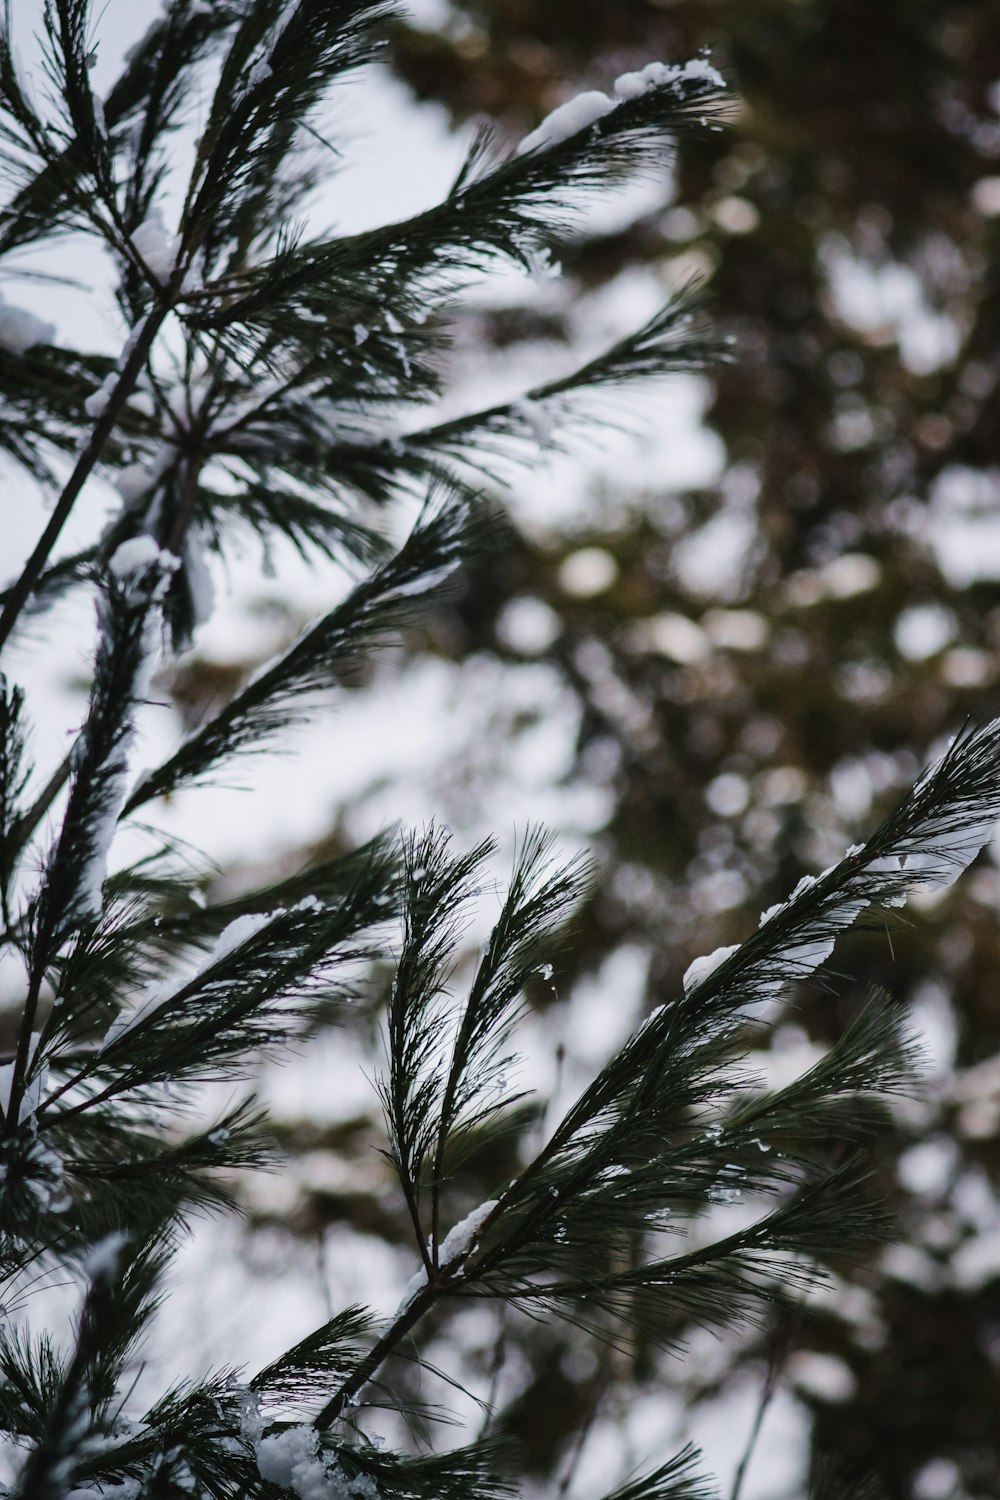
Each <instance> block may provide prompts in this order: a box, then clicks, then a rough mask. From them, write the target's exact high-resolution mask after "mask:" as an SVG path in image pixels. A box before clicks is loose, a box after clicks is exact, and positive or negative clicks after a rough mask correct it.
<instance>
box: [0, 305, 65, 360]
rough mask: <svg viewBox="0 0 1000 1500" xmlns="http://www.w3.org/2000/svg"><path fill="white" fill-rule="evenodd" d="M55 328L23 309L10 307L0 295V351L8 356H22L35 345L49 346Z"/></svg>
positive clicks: (53, 336)
mask: <svg viewBox="0 0 1000 1500" xmlns="http://www.w3.org/2000/svg"><path fill="white" fill-rule="evenodd" d="M55 332H56V330H55V327H54V325H53V324H52V323H46V322H45V321H44V320H43V319H42V318H37V317H36V316H35V314H34V313H31V312H28V311H27V310H26V309H25V308H23V307H12V306H11V305H10V303H9V302H7V301H6V300H5V299H4V297H3V296H2V295H0V349H6V350H7V352H8V353H9V354H24V353H25V352H26V350H28V349H33V348H34V346H35V345H36V344H51V343H52V340H53V339H54V338H55Z"/></svg>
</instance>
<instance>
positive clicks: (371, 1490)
mask: <svg viewBox="0 0 1000 1500" xmlns="http://www.w3.org/2000/svg"><path fill="white" fill-rule="evenodd" d="M257 1468H258V1469H259V1471H260V1477H261V1478H262V1479H265V1480H267V1481H268V1482H269V1483H270V1484H277V1485H281V1487H282V1488H283V1489H286V1490H292V1491H293V1492H294V1493H295V1494H296V1495H297V1496H298V1497H299V1500H378V1494H379V1490H378V1486H377V1485H376V1483H375V1481H374V1479H372V1477H371V1475H370V1474H363V1473H358V1474H354V1475H352V1476H351V1477H350V1478H348V1476H347V1475H346V1474H345V1472H344V1470H343V1467H342V1466H341V1464H340V1463H339V1462H338V1460H337V1458H336V1457H335V1456H334V1455H333V1454H332V1453H327V1452H324V1450H323V1447H322V1445H321V1443H320V1436H319V1433H318V1432H317V1431H316V1429H315V1427H305V1426H302V1427H286V1428H285V1429H284V1430H283V1431H281V1432H274V1433H269V1434H268V1436H267V1437H263V1438H261V1439H260V1441H259V1442H258V1443H257Z"/></svg>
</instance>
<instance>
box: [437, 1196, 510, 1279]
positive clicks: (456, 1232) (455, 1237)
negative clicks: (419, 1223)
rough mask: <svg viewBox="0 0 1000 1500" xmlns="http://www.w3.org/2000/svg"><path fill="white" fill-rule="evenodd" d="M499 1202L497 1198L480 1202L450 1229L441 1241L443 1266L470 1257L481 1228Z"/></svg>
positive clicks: (455, 1263) (454, 1263)
mask: <svg viewBox="0 0 1000 1500" xmlns="http://www.w3.org/2000/svg"><path fill="white" fill-rule="evenodd" d="M498 1202H499V1199H497V1198H487V1200H486V1202H485V1203H480V1205H479V1207H478V1208H474V1209H473V1210H472V1212H471V1214H466V1216H465V1218H464V1219H462V1220H461V1221H460V1222H459V1223H458V1224H456V1225H455V1226H454V1228H453V1229H449V1231H448V1233H447V1234H446V1235H445V1237H444V1239H443V1240H442V1242H441V1251H440V1262H441V1265H442V1266H452V1265H457V1264H460V1263H461V1262H462V1261H463V1260H465V1259H466V1258H467V1257H468V1255H469V1252H470V1251H471V1250H472V1249H473V1248H474V1246H475V1244H476V1241H477V1240H478V1238H479V1233H480V1230H481V1229H482V1227H483V1225H484V1224H485V1223H486V1220H487V1219H488V1218H489V1216H490V1214H491V1213H492V1212H493V1210H494V1209H495V1208H496V1206H497V1203H498Z"/></svg>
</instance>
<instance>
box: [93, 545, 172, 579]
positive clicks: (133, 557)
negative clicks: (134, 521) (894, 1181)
mask: <svg viewBox="0 0 1000 1500" xmlns="http://www.w3.org/2000/svg"><path fill="white" fill-rule="evenodd" d="M163 555H164V554H163V553H162V552H161V551H160V547H159V544H158V542H157V541H156V540H155V538H154V537H151V536H145V535H143V536H134V537H131V538H130V539H129V540H128V541H127V542H122V544H121V546H120V547H117V548H116V549H115V551H114V554H113V555H112V557H111V560H110V562H109V563H108V571H109V572H110V573H111V574H112V576H113V577H114V578H116V579H117V581H118V582H119V583H120V584H123V585H124V584H128V583H130V582H131V581H132V580H133V579H134V578H135V577H136V575H137V574H140V573H144V572H145V570H146V569H147V568H149V567H152V565H153V563H156V562H159V561H160V559H161V557H163ZM166 555H167V557H169V556H170V554H169V553H167V554H166Z"/></svg>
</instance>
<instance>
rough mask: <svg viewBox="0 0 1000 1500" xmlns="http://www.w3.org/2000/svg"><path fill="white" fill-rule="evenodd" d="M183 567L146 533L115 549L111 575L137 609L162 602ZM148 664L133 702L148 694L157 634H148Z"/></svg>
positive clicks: (111, 562)
mask: <svg viewBox="0 0 1000 1500" xmlns="http://www.w3.org/2000/svg"><path fill="white" fill-rule="evenodd" d="M179 567H180V558H179V557H175V556H174V555H173V553H172V552H167V551H165V550H164V549H163V548H161V547H160V545H159V543H158V542H157V541H156V539H155V538H154V537H151V536H149V535H148V534H147V533H144V532H142V533H140V534H139V535H138V536H134V537H130V538H129V540H128V541H127V542H122V543H121V545H120V546H118V547H116V548H115V550H114V552H113V553H112V555H111V558H110V559H109V561H108V572H109V573H110V575H111V577H112V578H113V579H114V581H115V583H116V585H117V587H118V589H119V590H120V591H121V593H122V594H123V595H124V596H125V600H126V602H127V603H128V604H133V605H138V604H141V603H142V602H143V601H146V602H148V603H150V604H155V603H156V602H157V601H158V600H159V599H162V597H163V595H164V593H165V592H166V589H167V585H168V583H169V581H170V576H171V574H172V573H174V572H176V570H177V569H178V568H179ZM149 637H150V638H149V641H148V647H149V652H148V663H147V669H146V670H145V674H144V676H143V678H142V680H141V681H140V682H138V683H137V685H136V687H135V689H134V690H133V698H134V699H139V698H141V697H142V696H143V695H144V693H145V688H146V685H147V684H148V681H149V678H150V676H151V675H152V664H153V662H154V661H155V658H156V648H155V631H152V630H151V631H150V632H149Z"/></svg>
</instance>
